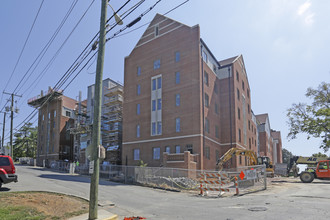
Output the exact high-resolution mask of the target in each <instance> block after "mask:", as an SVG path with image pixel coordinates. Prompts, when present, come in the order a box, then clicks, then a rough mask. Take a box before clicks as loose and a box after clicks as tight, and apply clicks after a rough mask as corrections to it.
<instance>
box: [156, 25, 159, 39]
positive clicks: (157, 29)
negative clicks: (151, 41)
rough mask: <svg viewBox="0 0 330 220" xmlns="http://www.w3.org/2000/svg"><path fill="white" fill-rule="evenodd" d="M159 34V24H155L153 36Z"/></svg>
mask: <svg viewBox="0 0 330 220" xmlns="http://www.w3.org/2000/svg"><path fill="white" fill-rule="evenodd" d="M158 35H159V26H158V25H156V26H155V37H157V36H158Z"/></svg>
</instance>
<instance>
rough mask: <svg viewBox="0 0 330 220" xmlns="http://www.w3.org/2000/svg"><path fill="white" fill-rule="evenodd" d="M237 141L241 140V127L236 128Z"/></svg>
mask: <svg viewBox="0 0 330 220" xmlns="http://www.w3.org/2000/svg"><path fill="white" fill-rule="evenodd" d="M238 141H239V142H241V141H242V137H241V129H240V128H239V129H238Z"/></svg>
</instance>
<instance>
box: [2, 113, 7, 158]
mask: <svg viewBox="0 0 330 220" xmlns="http://www.w3.org/2000/svg"><path fill="white" fill-rule="evenodd" d="M1 113H3V126H2V141H1V149H2V150H3V142H4V141H5V140H4V137H5V129H6V112H1ZM3 153H4V152H3Z"/></svg>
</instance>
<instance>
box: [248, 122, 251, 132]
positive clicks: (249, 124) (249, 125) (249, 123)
mask: <svg viewBox="0 0 330 220" xmlns="http://www.w3.org/2000/svg"><path fill="white" fill-rule="evenodd" d="M248 127H249V130H250V129H251V122H250V120H248Z"/></svg>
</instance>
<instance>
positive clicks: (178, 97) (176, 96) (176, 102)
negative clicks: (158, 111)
mask: <svg viewBox="0 0 330 220" xmlns="http://www.w3.org/2000/svg"><path fill="white" fill-rule="evenodd" d="M175 105H176V106H180V94H176V95H175Z"/></svg>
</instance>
